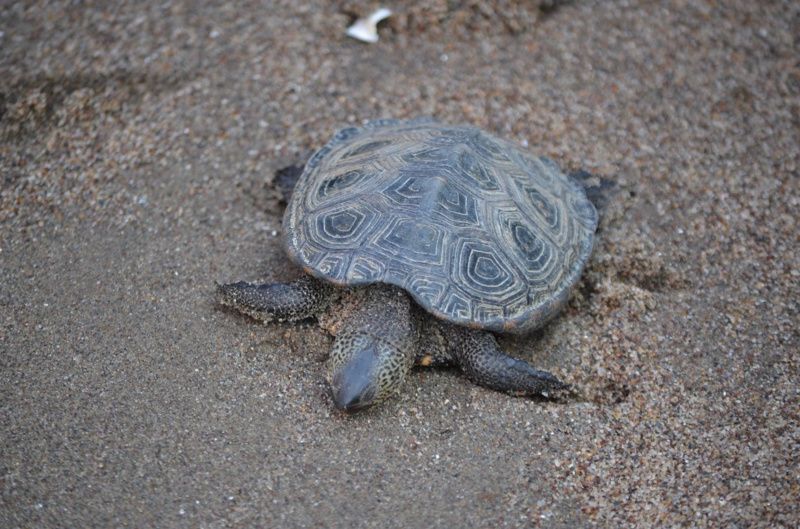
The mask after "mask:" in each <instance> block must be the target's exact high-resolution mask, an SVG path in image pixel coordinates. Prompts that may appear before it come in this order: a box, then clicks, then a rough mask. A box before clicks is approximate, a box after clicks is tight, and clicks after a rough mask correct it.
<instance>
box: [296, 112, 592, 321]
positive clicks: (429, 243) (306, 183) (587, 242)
mask: <svg viewBox="0 0 800 529" xmlns="http://www.w3.org/2000/svg"><path fill="white" fill-rule="evenodd" d="M596 225H597V213H596V211H595V209H594V206H593V205H592V204H591V203H590V202H589V201H588V200H587V198H586V195H585V193H584V190H583V188H582V187H581V185H580V184H578V183H577V182H574V181H572V180H571V179H570V178H569V177H568V176H567V175H565V174H564V173H563V172H562V171H561V170H560V169H559V168H558V166H556V164H555V163H553V162H552V161H550V160H548V159H546V158H541V157H537V156H534V155H532V154H530V153H527V152H525V151H524V150H523V149H521V148H520V147H518V146H516V145H514V144H512V143H510V142H507V141H504V140H501V139H499V138H496V137H494V136H492V135H490V134H488V133H486V132H484V131H482V130H480V129H477V128H474V127H469V126H448V125H443V124H440V123H437V122H435V121H432V120H412V121H398V120H380V121H373V122H370V123H368V124H367V125H365V126H364V127H360V128H358V127H351V128H347V129H343V130H341V131H339V132H338V133H337V134H336V135H335V136H334V138H333V139H332V140H331V141H330V142H329V143H328V144H327V145H325V146H324V147H323V148H322V149H320V150H319V151H318V152H317V153H315V154H314V155H313V156H312V157H311V159H310V160H309V162H308V163H307V165H306V167H305V170H304V172H303V174H302V176H301V177H300V179H299V181H298V182H297V185H296V186H295V190H294V192H293V194H292V198H291V200H290V203H289V206H288V208H287V210H286V216H285V219H284V228H285V233H286V244H287V250H288V253H289V255H290V256H291V257H292V258H293V259H294V260H295V261H296V262H298V263H299V264H300V265H301V266H303V268H304V269H305V270H306V271H307V272H308V273H310V274H312V275H314V276H317V277H319V278H322V279H326V280H329V281H331V282H333V283H336V284H339V285H362V284H369V283H378V282H382V283H389V284H393V285H396V286H399V287H401V288H404V289H405V290H407V291H408V292H409V293H410V294H411V295H412V296H413V297H414V299H415V300H416V301H417V302H418V303H419V304H420V305H421V306H422V307H423V308H425V309H426V310H428V311H429V312H431V313H433V314H435V315H436V316H438V317H440V318H443V319H445V320H447V321H451V322H453V323H457V324H461V325H466V326H470V327H474V328H481V329H487V330H492V331H502V332H519V333H523V332H527V331H530V330H533V329H535V328H537V327H540V326H541V325H543V324H544V323H545V322H546V321H547V320H548V319H549V318H550V317H552V316H553V315H554V314H555V313H557V312H558V310H559V309H560V308H561V306H562V305H563V304H564V303H565V302H566V300H567V297H568V295H569V290H570V288H571V287H572V286H573V285H574V284H575V283H576V282H577V280H578V278H579V277H580V273H581V271H582V269H583V266H584V265H585V263H586V261H587V260H588V258H589V255H590V253H591V250H592V242H593V237H594V231H595V228H596Z"/></svg>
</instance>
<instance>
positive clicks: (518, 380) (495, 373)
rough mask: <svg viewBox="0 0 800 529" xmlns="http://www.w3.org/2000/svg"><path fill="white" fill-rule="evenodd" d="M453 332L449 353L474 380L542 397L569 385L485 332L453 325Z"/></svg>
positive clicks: (526, 394) (508, 391) (514, 393)
mask: <svg viewBox="0 0 800 529" xmlns="http://www.w3.org/2000/svg"><path fill="white" fill-rule="evenodd" d="M453 333H454V334H455V336H454V337H453V338H454V339H453V340H452V342H451V348H452V354H453V356H454V358H455V360H456V362H457V363H458V365H459V366H460V367H461V369H462V370H463V371H464V373H465V374H466V375H467V376H468V377H469V378H470V379H471V380H472V381H473V382H475V383H476V384H480V385H481V386H485V387H488V388H491V389H494V390H497V391H503V392H505V393H510V394H512V395H519V396H523V395H524V396H536V395H541V396H543V397H551V396H553V394H554V392H556V391H558V390H563V389H566V388H568V387H569V386H568V385H567V384H565V383H564V382H561V381H560V380H559V379H558V378H556V377H555V376H554V375H552V374H551V373H548V372H547V371H540V370H538V369H534V368H533V367H532V366H531V365H530V364H528V363H527V362H524V361H522V360H518V359H516V358H512V357H510V356H508V355H507V354H506V353H504V352H503V351H501V350H500V348H499V347H498V346H497V341H496V340H495V337H494V336H493V335H492V334H490V333H488V332H485V331H475V330H470V329H463V328H454V329H453Z"/></svg>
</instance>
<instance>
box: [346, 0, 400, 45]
mask: <svg viewBox="0 0 800 529" xmlns="http://www.w3.org/2000/svg"><path fill="white" fill-rule="evenodd" d="M391 14H392V12H391V11H389V10H388V9H386V8H385V7H382V8H380V9H378V10H376V11H375V12H373V13H372V14H371V15H369V16H368V17H364V18H359V19H358V20H356V21H355V22H354V23H353V25H352V26H350V27H349V28H347V36H348V37H353V38H354V39H358V40H360V41H361V42H378V22H380V21H381V20H383V19H384V18H388V17H389V16H390V15H391Z"/></svg>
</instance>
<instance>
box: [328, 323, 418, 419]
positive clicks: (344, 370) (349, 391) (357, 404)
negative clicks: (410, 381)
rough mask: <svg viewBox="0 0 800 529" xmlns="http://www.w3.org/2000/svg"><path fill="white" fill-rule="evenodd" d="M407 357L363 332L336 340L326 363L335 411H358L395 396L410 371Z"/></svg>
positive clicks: (393, 346) (342, 336)
mask: <svg viewBox="0 0 800 529" xmlns="http://www.w3.org/2000/svg"><path fill="white" fill-rule="evenodd" d="M406 356H407V355H405V354H403V351H402V350H401V349H400V348H399V347H397V346H396V345H393V344H392V343H390V342H389V341H387V340H382V339H381V338H379V337H377V336H374V335H371V334H368V333H365V332H353V333H344V334H341V335H339V336H337V337H336V341H335V342H334V344H333V349H332V350H331V355H330V359H329V361H328V362H329V364H328V383H329V384H330V386H331V391H332V393H333V402H334V403H335V404H336V407H337V408H339V409H341V410H345V411H357V410H360V409H364V408H367V407H369V406H372V405H373V404H378V403H379V402H382V401H384V400H386V399H387V398H388V397H390V396H391V395H393V394H394V393H396V392H397V390H398V389H399V388H400V386H401V384H402V383H403V380H404V379H405V375H406V372H407V371H408V369H409V367H410V365H409V363H408V362H407V358H406Z"/></svg>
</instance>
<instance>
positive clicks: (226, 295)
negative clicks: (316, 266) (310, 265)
mask: <svg viewBox="0 0 800 529" xmlns="http://www.w3.org/2000/svg"><path fill="white" fill-rule="evenodd" d="M217 292H218V293H219V296H220V303H221V304H222V305H225V306H227V307H233V308H234V309H236V310H238V311H239V312H241V313H243V314H247V315H248V316H250V317H252V318H255V319H257V320H260V321H264V322H269V321H297V320H302V319H305V318H309V317H311V316H314V315H316V314H318V313H319V312H321V311H322V310H324V309H325V308H326V307H327V306H328V304H329V303H330V300H331V296H332V289H331V287H330V286H328V285H327V284H325V283H322V282H320V281H317V280H316V279H314V278H312V277H310V276H304V277H301V278H300V279H297V280H295V281H291V282H289V283H264V284H260V285H259V284H255V283H246V282H244V281H239V282H238V283H228V284H227V285H217Z"/></svg>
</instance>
